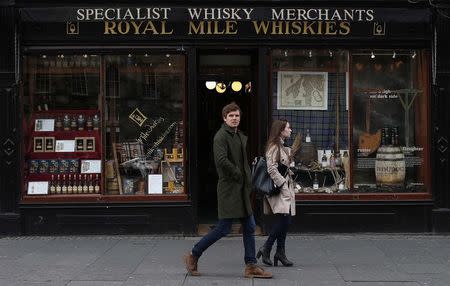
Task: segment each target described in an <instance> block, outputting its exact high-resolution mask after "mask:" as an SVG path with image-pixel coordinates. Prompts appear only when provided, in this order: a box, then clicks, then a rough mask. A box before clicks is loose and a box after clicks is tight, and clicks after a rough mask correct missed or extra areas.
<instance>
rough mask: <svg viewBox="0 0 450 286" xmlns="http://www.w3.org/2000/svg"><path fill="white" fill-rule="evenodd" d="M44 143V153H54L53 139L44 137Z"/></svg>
mask: <svg viewBox="0 0 450 286" xmlns="http://www.w3.org/2000/svg"><path fill="white" fill-rule="evenodd" d="M44 142H45V145H44V149H45V152H55V137H45V138H44Z"/></svg>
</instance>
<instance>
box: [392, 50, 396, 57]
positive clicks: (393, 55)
mask: <svg viewBox="0 0 450 286" xmlns="http://www.w3.org/2000/svg"><path fill="white" fill-rule="evenodd" d="M396 56H397V53H396V52H395V51H394V53H393V54H392V58H393V59H395V57H396Z"/></svg>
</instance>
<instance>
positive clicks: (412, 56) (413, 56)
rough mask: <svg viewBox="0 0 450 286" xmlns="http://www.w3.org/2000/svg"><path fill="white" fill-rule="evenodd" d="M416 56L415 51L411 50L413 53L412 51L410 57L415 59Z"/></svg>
mask: <svg viewBox="0 0 450 286" xmlns="http://www.w3.org/2000/svg"><path fill="white" fill-rule="evenodd" d="M416 56H417V54H416V51H413V53H412V55H411V58H413V59H415V58H416Z"/></svg>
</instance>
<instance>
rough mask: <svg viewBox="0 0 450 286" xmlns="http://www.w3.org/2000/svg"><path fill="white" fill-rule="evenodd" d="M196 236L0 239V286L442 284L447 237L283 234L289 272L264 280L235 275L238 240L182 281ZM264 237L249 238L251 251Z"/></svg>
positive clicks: (446, 275) (449, 276) (447, 271)
mask: <svg viewBox="0 0 450 286" xmlns="http://www.w3.org/2000/svg"><path fill="white" fill-rule="evenodd" d="M198 239H199V238H197V237H186V238H185V237H166V236H67V237H66V236H63V237H42V236H39V237H3V238H0V286H15V285H26V286H44V285H45V286H47V285H51V286H62V285H66V286H88V285H89V286H138V285H142V286H144V285H152V286H153V285H167V286H176V285H180V286H181V285H186V286H187V285H214V286H215V285H227V286H228V285H248V286H252V285H255V286H256V285H261V286H262V285H292V286H293V285H297V286H321V285H329V286H350V285H352V286H381V285H386V286H421V285H427V286H449V285H450V236H441V235H436V236H433V235H415V234H412V235H409V234H395V235H385V234H349V235H342V234H340V235H332V234H330V235H313V234H311V235H300V236H289V237H288V241H287V250H288V253H289V256H288V257H289V258H290V259H292V260H293V261H295V265H294V267H268V269H269V270H270V271H272V272H273V274H274V279H272V280H260V279H246V278H244V277H243V270H244V265H243V257H242V256H243V246H242V239H241V238H240V237H229V238H224V239H222V240H220V241H218V242H217V243H216V244H215V245H213V246H212V247H211V248H210V249H208V250H207V252H205V254H204V256H202V258H201V259H200V263H199V270H200V272H201V273H202V274H203V276H201V277H190V276H186V271H185V269H184V265H183V264H182V260H181V256H182V254H183V253H185V252H187V251H188V250H189V249H190V248H191V246H192V245H193V244H194V243H195V242H196V241H198ZM263 239H264V237H257V241H256V244H257V247H258V246H260V245H261V244H262V242H263Z"/></svg>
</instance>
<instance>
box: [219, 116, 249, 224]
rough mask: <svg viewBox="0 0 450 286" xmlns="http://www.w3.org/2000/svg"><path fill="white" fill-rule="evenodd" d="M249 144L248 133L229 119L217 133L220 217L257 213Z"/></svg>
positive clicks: (238, 216) (244, 215)
mask: <svg viewBox="0 0 450 286" xmlns="http://www.w3.org/2000/svg"><path fill="white" fill-rule="evenodd" d="M246 147H247V136H245V135H244V134H243V133H242V132H241V131H237V132H236V131H235V129H233V128H231V127H229V126H228V125H226V124H225V123H224V124H223V125H222V127H221V128H220V129H219V131H217V133H216V135H215V136H214V162H215V164H216V170H217V174H218V175H219V181H218V184H217V206H218V215H219V219H224V218H241V217H247V216H249V215H251V214H253V211H252V206H251V201H250V192H251V190H252V186H251V182H252V179H251V171H250V167H249V165H248V160H247V151H246Z"/></svg>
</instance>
